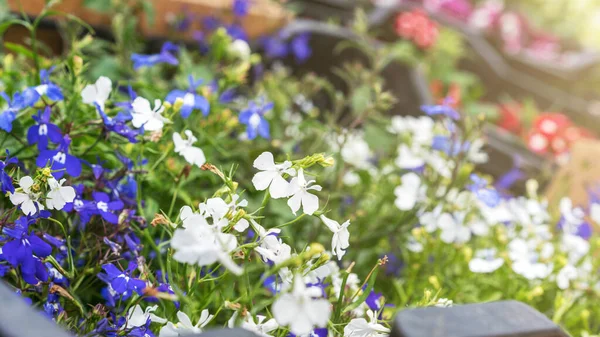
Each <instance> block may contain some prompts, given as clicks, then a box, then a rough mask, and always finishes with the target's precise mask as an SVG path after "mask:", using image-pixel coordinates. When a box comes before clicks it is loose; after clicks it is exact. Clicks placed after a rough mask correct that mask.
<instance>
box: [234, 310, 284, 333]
mask: <svg viewBox="0 0 600 337" xmlns="http://www.w3.org/2000/svg"><path fill="white" fill-rule="evenodd" d="M237 316H238V312H237V311H236V312H235V314H233V316H232V317H231V318H230V319H229V321H228V327H229V328H234V327H235V320H236V318H237ZM265 319H267V317H266V316H263V315H256V322H255V321H254V318H253V317H252V315H250V314H247V315H246V317H244V320H243V321H242V324H241V325H240V327H241V328H242V329H245V330H248V331H252V332H254V333H255V334H257V335H258V336H260V337H272V335H270V334H269V332H271V331H273V330H276V329H277V328H279V324H277V321H276V320H275V319H274V318H271V319H270V320H268V321H266V322H265Z"/></svg>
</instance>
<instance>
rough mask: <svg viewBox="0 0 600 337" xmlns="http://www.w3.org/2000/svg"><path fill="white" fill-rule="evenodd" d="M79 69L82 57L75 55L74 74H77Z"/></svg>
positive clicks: (79, 72)
mask: <svg viewBox="0 0 600 337" xmlns="http://www.w3.org/2000/svg"><path fill="white" fill-rule="evenodd" d="M81 69H83V59H82V58H81V57H80V56H77V55H75V56H73V71H74V72H75V75H77V76H79V74H81Z"/></svg>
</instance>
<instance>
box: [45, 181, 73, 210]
mask: <svg viewBox="0 0 600 337" xmlns="http://www.w3.org/2000/svg"><path fill="white" fill-rule="evenodd" d="M65 181H67V180H66V179H64V178H63V179H61V180H60V181H56V179H54V178H49V179H48V186H50V192H48V195H47V196H46V206H47V207H48V209H57V210H61V209H63V207H65V205H66V204H67V203H68V202H73V200H75V196H76V195H75V189H74V188H73V187H71V186H62V184H64V183H65Z"/></svg>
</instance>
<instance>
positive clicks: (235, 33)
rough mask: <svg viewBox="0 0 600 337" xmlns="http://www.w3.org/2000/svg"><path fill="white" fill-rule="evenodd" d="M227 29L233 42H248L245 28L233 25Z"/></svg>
mask: <svg viewBox="0 0 600 337" xmlns="http://www.w3.org/2000/svg"><path fill="white" fill-rule="evenodd" d="M225 29H226V30H227V34H229V36H231V38H232V39H233V40H244V41H246V42H248V34H246V30H245V29H244V27H242V26H240V25H238V24H236V23H232V24H230V25H229V26H226V27H225Z"/></svg>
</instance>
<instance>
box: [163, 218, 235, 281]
mask: <svg viewBox="0 0 600 337" xmlns="http://www.w3.org/2000/svg"><path fill="white" fill-rule="evenodd" d="M190 211H191V209H190ZM183 212H184V210H183V209H182V213H183ZM185 214H186V216H187V217H186V218H185V219H184V225H185V228H178V229H176V230H175V233H174V234H173V238H172V239H171V247H172V248H173V249H174V250H175V254H173V258H174V259H175V260H176V261H179V262H185V263H189V264H197V265H199V266H206V265H211V264H213V263H215V262H220V263H221V264H222V265H223V266H224V267H225V268H227V269H229V271H231V272H232V273H233V274H235V275H241V274H242V268H241V267H240V266H238V265H237V264H235V262H233V260H232V259H231V256H230V255H229V253H230V252H231V251H233V250H235V249H236V248H237V244H238V242H237V239H236V237H235V236H234V235H232V234H226V233H221V232H220V228H218V227H217V226H211V225H209V224H208V222H207V221H206V219H205V218H204V217H203V216H202V215H198V214H193V213H192V214H191V215H190V214H189V211H187V209H186V211H185Z"/></svg>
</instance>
